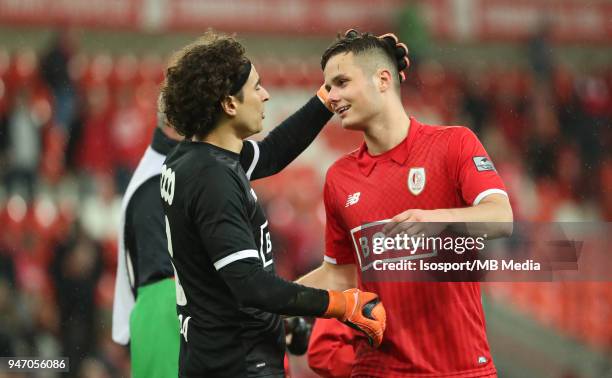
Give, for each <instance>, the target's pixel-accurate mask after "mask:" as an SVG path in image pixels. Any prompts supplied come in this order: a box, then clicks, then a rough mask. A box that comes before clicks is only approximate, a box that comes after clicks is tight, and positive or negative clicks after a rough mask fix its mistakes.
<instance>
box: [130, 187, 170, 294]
mask: <svg viewBox="0 0 612 378" xmlns="http://www.w3.org/2000/svg"><path fill="white" fill-rule="evenodd" d="M126 213H127V216H126V234H130V237H128V238H126V244H127V247H128V250H129V251H130V253H132V251H133V252H134V254H135V256H134V257H135V260H136V264H135V266H134V268H135V276H136V278H137V284H136V285H137V287H141V286H144V285H146V284H149V283H152V282H155V281H157V280H160V279H163V278H166V277H172V276H173V274H174V272H173V270H172V264H171V263H170V258H169V254H168V242H167V240H166V234H165V233H164V232H161V231H163V230H164V227H165V225H164V209H163V206H162V201H161V200H160V198H159V176H157V177H155V178H152V179H149V180H148V181H147V182H145V183H144V184H142V186H141V187H140V188H139V189H138V190H137V191H136V192H135V193H134V195H133V196H132V199H131V201H130V204H129V205H128V208H127V212H126ZM130 244H132V245H130ZM133 260H134V259H133Z"/></svg>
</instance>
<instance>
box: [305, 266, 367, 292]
mask: <svg viewBox="0 0 612 378" xmlns="http://www.w3.org/2000/svg"><path fill="white" fill-rule="evenodd" d="M356 273H357V271H356V268H355V266H354V265H353V264H347V265H337V266H334V265H333V264H329V263H326V262H324V263H323V264H322V265H321V266H320V267H318V268H316V269H314V270H313V271H311V272H310V273H308V274H306V275H305V276H303V277H301V278H300V279H298V280H297V281H295V282H296V283H298V284H301V285H305V286H310V287H316V288H319V289H329V290H338V291H344V290H347V289H350V288H353V287H357V274H356Z"/></svg>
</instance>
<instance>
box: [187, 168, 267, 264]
mask: <svg viewBox="0 0 612 378" xmlns="http://www.w3.org/2000/svg"><path fill="white" fill-rule="evenodd" d="M196 180H197V181H198V183H197V185H196V186H195V188H197V193H196V195H195V198H194V200H193V205H192V206H193V208H192V210H191V211H193V213H192V215H193V216H192V219H194V220H195V226H196V228H197V231H198V234H199V236H200V240H201V241H202V244H203V245H204V249H205V250H206V252H207V253H208V254H209V257H210V259H211V261H212V263H213V264H214V266H215V269H217V270H219V269H221V268H223V267H224V266H226V265H228V264H230V263H232V262H234V261H237V260H240V259H245V258H257V259H258V258H259V254H258V252H257V245H256V243H255V240H254V239H253V234H252V232H251V229H250V223H249V216H248V214H247V211H248V208H249V202H248V197H247V194H246V192H245V189H244V188H243V187H242V185H241V183H240V180H239V178H238V177H237V176H236V175H235V174H234V173H233V172H232V171H231V170H230V169H229V168H227V167H224V166H215V167H209V168H206V169H205V170H204V172H202V173H201V174H199V175H198V176H197V178H196Z"/></svg>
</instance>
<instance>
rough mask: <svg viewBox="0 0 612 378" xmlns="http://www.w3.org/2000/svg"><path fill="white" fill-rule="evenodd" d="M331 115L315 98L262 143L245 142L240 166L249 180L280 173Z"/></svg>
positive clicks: (307, 144) (282, 123) (303, 148)
mask: <svg viewBox="0 0 612 378" xmlns="http://www.w3.org/2000/svg"><path fill="white" fill-rule="evenodd" d="M332 115H333V113H331V112H330V111H329V110H327V108H326V107H325V105H323V103H322V102H321V101H320V100H319V99H318V98H317V97H316V96H314V97H313V98H311V99H310V101H308V102H307V103H306V104H305V105H304V106H303V107H302V108H301V109H299V110H298V111H297V112H295V113H293V114H292V115H291V116H289V118H287V119H286V120H284V121H283V122H281V124H280V125H278V126H277V127H275V128H274V130H272V131H271V132H270V133H269V134H268V135H267V136H266V137H265V138H264V139H263V140H262V141H260V142H257V141H254V140H246V141H244V144H243V146H242V150H241V152H240V164H241V165H242V168H243V169H244V171H245V172H246V175H247V177H248V179H249V180H257V179H259V178H263V177H268V176H271V175H273V174H275V173H278V172H280V171H281V170H282V169H283V168H285V167H286V166H287V165H289V163H291V162H292V161H293V160H295V158H297V157H298V156H299V155H300V154H301V153H302V152H303V151H304V150H305V149H306V148H307V147H308V146H309V145H310V144H311V143H312V141H313V140H314V139H315V138H316V136H317V135H318V134H319V132H320V131H321V129H323V126H325V124H326V123H327V121H329V119H330V118H331V116H332Z"/></svg>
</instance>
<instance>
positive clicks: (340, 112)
mask: <svg viewBox="0 0 612 378" xmlns="http://www.w3.org/2000/svg"><path fill="white" fill-rule="evenodd" d="M350 107H351V106H350V105H344V106H341V107H339V108H337V109H336V114H338V115H339V116H342V115H344V113H346V111H347V110H349V108H350Z"/></svg>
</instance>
